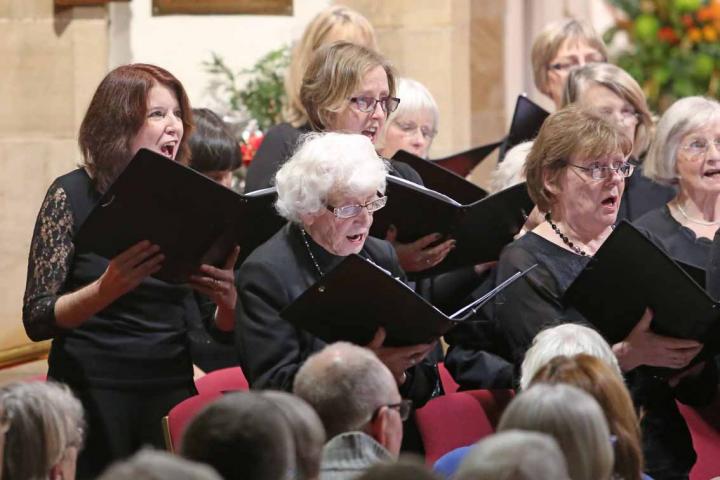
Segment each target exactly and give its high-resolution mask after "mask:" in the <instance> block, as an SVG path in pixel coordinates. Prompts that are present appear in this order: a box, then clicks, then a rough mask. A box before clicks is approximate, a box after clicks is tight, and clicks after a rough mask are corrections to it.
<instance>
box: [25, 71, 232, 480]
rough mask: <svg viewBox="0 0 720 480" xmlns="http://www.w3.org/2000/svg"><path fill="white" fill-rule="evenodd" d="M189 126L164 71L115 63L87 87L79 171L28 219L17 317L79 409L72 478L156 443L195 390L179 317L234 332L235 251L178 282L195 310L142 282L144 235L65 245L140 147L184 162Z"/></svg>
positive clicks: (180, 294)
mask: <svg viewBox="0 0 720 480" xmlns="http://www.w3.org/2000/svg"><path fill="white" fill-rule="evenodd" d="M190 130H191V112H190V107H189V105H188V100H187V95H186V94H185V90H184V89H183V87H182V85H181V84H180V82H179V81H178V80H177V79H176V78H175V77H174V76H173V75H171V74H170V73H169V72H167V71H166V70H164V69H162V68H159V67H156V66H153V65H145V64H134V65H126V66H122V67H118V68H116V69H115V70H113V71H111V72H110V73H109V74H108V75H107V76H106V77H105V78H104V79H103V81H102V82H101V83H100V85H99V86H98V89H97V90H96V92H95V94H94V96H93V98H92V100H91V102H90V105H89V107H88V110H87V113H86V114H85V118H84V119H83V122H82V124H81V126H80V136H79V144H80V149H81V151H82V155H83V164H82V167H81V168H79V169H77V170H74V171H73V172H71V173H68V174H66V175H63V176H61V177H59V178H58V179H56V180H55V182H53V184H52V185H51V186H50V189H49V190H48V193H47V195H46V197H45V200H44V202H43V204H42V207H41V208H40V213H39V214H38V218H37V223H36V226H35V231H34V234H33V239H32V243H31V246H30V258H29V262H28V278H27V285H26V289H25V297H24V301H23V322H24V325H25V330H26V332H27V334H28V336H29V337H30V338H31V339H33V340H35V341H39V340H46V339H50V338H52V339H53V343H52V347H51V351H50V358H49V360H48V363H49V371H48V376H49V377H50V378H53V379H55V380H59V381H63V382H65V383H67V384H68V385H69V386H70V387H71V388H72V389H73V390H74V391H75V392H76V394H77V395H78V396H79V398H80V400H81V401H82V403H83V405H84V406H85V409H86V413H87V415H88V427H89V430H88V443H87V448H86V449H85V450H84V451H83V452H82V453H81V455H80V458H79V460H78V470H79V472H80V476H81V477H86V476H87V477H94V476H96V475H97V474H99V473H100V471H102V469H103V468H104V467H105V466H106V465H107V464H108V463H109V462H110V461H112V460H113V459H115V458H119V457H124V456H127V455H129V454H131V453H132V452H134V451H135V450H136V449H138V448H139V447H140V446H141V445H143V444H145V443H150V444H152V445H156V446H158V447H162V445H163V438H162V431H161V429H160V420H161V418H162V417H163V416H164V415H165V414H166V413H167V412H168V410H169V409H170V408H171V407H172V406H174V405H175V404H177V403H178V402H180V401H181V400H183V399H185V398H187V397H189V396H191V395H193V394H194V393H195V386H194V384H193V381H192V364H191V361H190V355H189V352H188V348H187V344H186V338H185V336H186V333H187V321H188V317H189V316H193V315H201V313H200V312H203V313H204V319H205V321H206V325H208V326H209V328H211V329H218V330H227V331H230V330H232V329H233V327H234V321H235V302H236V298H237V294H236V290H235V282H234V275H233V269H232V266H233V265H234V263H235V259H236V258H237V254H238V251H237V250H236V251H235V252H234V253H233V254H232V255H231V258H229V259H228V261H227V263H226V267H225V268H224V269H219V268H215V267H212V266H209V265H203V266H201V268H200V271H199V272H198V274H197V275H196V276H194V277H193V278H192V280H191V282H190V286H192V287H193V288H195V289H196V290H198V291H199V292H200V293H203V294H204V295H205V296H207V297H208V298H209V299H210V300H212V303H214V304H215V305H216V306H217V308H215V306H214V305H200V306H198V305H197V302H196V301H195V299H194V296H193V290H192V289H191V288H188V286H186V285H175V284H169V283H166V282H162V281H159V280H156V279H154V278H151V277H150V275H152V274H153V273H155V272H157V271H158V269H159V268H160V266H161V264H162V262H163V254H162V252H160V251H159V247H157V246H156V245H151V244H150V242H148V241H142V242H140V243H138V244H136V245H134V246H132V247H130V248H128V249H127V250H126V251H125V252H123V253H121V254H119V255H118V256H117V257H115V258H113V259H105V258H101V257H100V256H98V255H96V254H93V253H88V252H80V251H76V250H75V246H74V243H73V238H74V236H75V234H76V233H77V231H78V229H79V227H80V225H81V224H82V223H83V221H84V220H85V218H86V217H87V215H88V214H89V213H90V211H91V210H92V208H93V206H94V205H95V203H96V202H97V201H98V199H99V198H100V196H101V195H102V193H104V192H105V191H107V189H108V187H109V186H110V184H111V183H112V182H113V181H114V180H115V179H116V178H117V176H118V175H119V173H120V172H121V171H122V170H123V168H125V166H127V164H128V163H129V162H130V160H131V159H132V158H133V156H134V155H135V153H136V152H137V151H138V150H139V149H140V148H146V149H150V150H152V151H155V152H157V153H159V154H161V155H165V156H167V157H168V158H171V159H174V160H175V161H178V162H182V163H186V162H187V156H188V148H187V137H188V135H189V134H190ZM158 182H162V179H158ZM208 303H209V302H208ZM198 307H200V308H198Z"/></svg>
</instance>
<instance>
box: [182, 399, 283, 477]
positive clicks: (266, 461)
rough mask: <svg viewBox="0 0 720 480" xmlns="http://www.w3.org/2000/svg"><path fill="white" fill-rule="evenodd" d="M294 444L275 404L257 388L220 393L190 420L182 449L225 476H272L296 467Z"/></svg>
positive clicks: (197, 460)
mask: <svg viewBox="0 0 720 480" xmlns="http://www.w3.org/2000/svg"><path fill="white" fill-rule="evenodd" d="M294 448H295V447H294V445H293V441H292V433H291V431H290V427H289V426H288V423H287V421H286V420H285V418H284V417H283V415H282V412H281V411H280V409H279V408H278V407H277V406H276V404H275V403H273V402H269V401H268V400H267V398H265V397H263V396H262V395H260V394H259V393H256V392H240V393H231V394H228V395H224V396H223V397H222V398H221V399H219V400H217V401H215V402H213V403H211V404H210V405H208V406H207V407H206V408H205V409H203V410H202V411H201V412H200V413H199V414H198V415H197V416H196V417H195V418H194V419H193V420H192V421H191V422H190V425H188V427H187V429H186V430H185V433H184V435H183V438H182V446H181V453H182V455H183V456H184V457H185V458H188V459H190V460H194V461H196V462H201V463H207V464H208V465H210V466H212V467H213V468H215V470H217V471H218V473H220V475H221V476H222V477H223V478H225V479H226V480H241V479H248V480H276V479H279V478H285V477H286V476H287V475H288V472H290V471H292V470H294V469H295V462H294V453H293V451H294Z"/></svg>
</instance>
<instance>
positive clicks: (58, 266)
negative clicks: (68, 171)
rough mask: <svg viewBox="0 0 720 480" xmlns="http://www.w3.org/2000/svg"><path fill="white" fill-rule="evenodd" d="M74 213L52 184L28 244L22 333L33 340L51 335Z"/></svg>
mask: <svg viewBox="0 0 720 480" xmlns="http://www.w3.org/2000/svg"><path fill="white" fill-rule="evenodd" d="M72 237H73V215H72V212H71V211H70V204H69V202H68V198H67V195H66V193H65V190H63V189H62V187H59V186H57V185H53V186H51V187H50V189H49V190H48V193H47V195H46V196H45V200H44V201H43V204H42V207H40V213H38V217H37V221H36V222H35V230H34V232H33V238H32V243H31V244H30V257H29V259H28V273H27V282H26V284H25V296H24V297H23V324H24V325H25V332H26V333H27V335H28V336H29V337H30V338H31V339H32V340H34V341H40V340H46V339H48V338H52V337H54V336H55V334H56V333H57V332H58V331H59V329H58V327H57V326H56V325H55V302H56V301H57V299H58V297H59V296H60V295H59V292H60V289H61V288H62V285H63V283H65V279H66V278H67V275H68V271H69V269H70V264H71V263H70V262H72V257H73V251H74V247H73V243H72Z"/></svg>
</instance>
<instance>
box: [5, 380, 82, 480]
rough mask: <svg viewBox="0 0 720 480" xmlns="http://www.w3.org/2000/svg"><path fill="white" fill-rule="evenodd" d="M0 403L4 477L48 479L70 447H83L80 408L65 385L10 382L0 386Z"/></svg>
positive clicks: (27, 479)
mask: <svg viewBox="0 0 720 480" xmlns="http://www.w3.org/2000/svg"><path fill="white" fill-rule="evenodd" d="M0 405H1V406H2V410H3V411H4V416H5V421H6V422H7V424H8V426H9V428H8V431H7V433H6V436H5V452H4V453H5V454H4V465H3V466H2V469H3V475H2V477H3V478H22V479H24V480H35V479H38V480H39V479H43V480H44V479H47V478H48V475H49V474H50V470H51V469H52V468H53V467H54V466H55V465H57V464H59V463H60V462H62V461H63V459H64V458H65V455H66V454H67V453H68V449H69V448H71V447H77V448H78V450H79V449H80V448H81V447H82V443H83V429H84V427H85V420H84V415H83V408H82V405H81V404H80V401H79V400H78V399H77V398H75V396H74V395H73V394H72V392H71V391H70V389H69V388H68V387H67V386H66V385H63V384H60V383H55V382H15V383H10V384H8V385H5V386H3V387H1V388H0Z"/></svg>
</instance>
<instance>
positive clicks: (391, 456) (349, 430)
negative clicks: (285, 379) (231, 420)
mask: <svg viewBox="0 0 720 480" xmlns="http://www.w3.org/2000/svg"><path fill="white" fill-rule="evenodd" d="M294 392H295V394H296V395H298V396H299V397H300V398H302V399H304V400H305V401H307V402H308V403H309V404H310V405H311V406H312V407H313V408H315V410H316V411H317V413H318V415H319V416H320V419H321V420H322V422H323V425H324V426H325V431H326V433H327V438H329V439H330V440H329V441H328V442H327V443H326V444H325V447H324V449H323V455H322V462H321V465H320V478H321V480H344V479H350V478H353V477H356V476H358V475H359V474H361V473H362V472H364V471H365V470H367V469H368V468H369V467H370V466H372V465H374V464H376V463H380V462H388V461H394V460H395V458H396V457H397V455H398V453H399V452H400V443H401V442H402V435H403V432H402V421H403V420H404V419H405V418H407V415H408V414H409V410H410V407H411V405H410V403H409V401H407V400H406V401H403V400H402V398H401V397H400V392H399V391H398V387H397V383H396V382H395V379H394V378H393V376H392V374H391V373H390V370H388V368H387V367H386V366H385V365H384V364H383V363H382V362H381V361H380V360H379V359H378V358H377V357H376V356H375V354H374V353H373V352H371V351H370V350H368V349H366V348H362V347H358V346H355V345H351V344H349V343H335V344H332V345H328V346H327V347H325V349H323V350H321V351H320V352H318V353H316V354H314V355H312V356H311V357H310V358H308V360H307V361H306V362H305V364H304V365H303V366H302V367H301V368H300V370H299V371H298V374H297V376H296V377H295V383H294Z"/></svg>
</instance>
